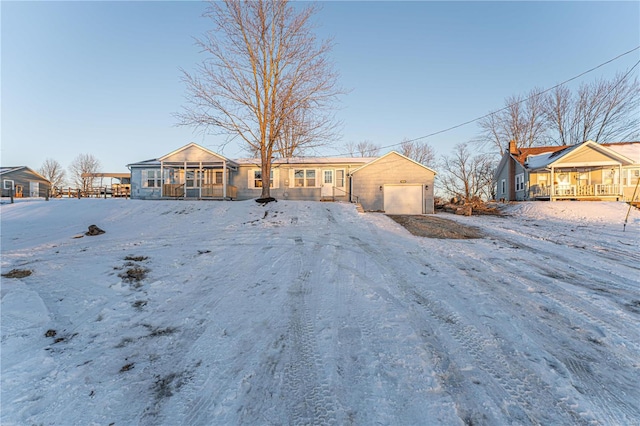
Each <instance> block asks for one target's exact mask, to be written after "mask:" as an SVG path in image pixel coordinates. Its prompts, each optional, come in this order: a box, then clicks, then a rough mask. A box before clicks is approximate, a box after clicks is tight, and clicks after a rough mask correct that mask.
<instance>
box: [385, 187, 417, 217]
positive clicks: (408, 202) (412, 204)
mask: <svg viewBox="0 0 640 426" xmlns="http://www.w3.org/2000/svg"><path fill="white" fill-rule="evenodd" d="M383 198H384V212H385V213H387V214H422V213H423V206H422V205H423V197H422V185H420V184H418V185H383Z"/></svg>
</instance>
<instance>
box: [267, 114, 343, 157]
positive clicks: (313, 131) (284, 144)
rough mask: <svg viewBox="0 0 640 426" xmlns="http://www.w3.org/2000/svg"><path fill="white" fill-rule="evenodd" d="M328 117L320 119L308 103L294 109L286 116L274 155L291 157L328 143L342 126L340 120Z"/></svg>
mask: <svg viewBox="0 0 640 426" xmlns="http://www.w3.org/2000/svg"><path fill="white" fill-rule="evenodd" d="M327 118H328V117H325V118H323V119H321V120H318V116H317V115H315V113H314V110H313V108H311V107H310V106H308V105H307V106H306V107H302V106H301V107H299V108H298V109H296V110H295V111H293V112H292V114H291V115H290V116H288V117H287V118H286V120H285V122H284V124H283V126H282V131H281V133H280V137H279V138H278V139H277V140H276V143H275V146H274V149H273V152H274V156H275V157H279V158H291V157H295V156H299V155H302V154H304V153H306V152H308V151H310V150H313V149H314V148H318V147H321V146H325V145H327V143H328V141H331V140H333V139H335V138H336V137H337V129H338V127H339V126H340V123H339V122H337V121H330V120H328V119H327Z"/></svg>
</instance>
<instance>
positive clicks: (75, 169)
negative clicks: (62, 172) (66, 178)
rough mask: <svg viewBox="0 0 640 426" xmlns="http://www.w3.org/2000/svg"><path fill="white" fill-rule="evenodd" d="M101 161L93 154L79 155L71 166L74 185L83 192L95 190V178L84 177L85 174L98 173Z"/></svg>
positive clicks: (70, 170)
mask: <svg viewBox="0 0 640 426" xmlns="http://www.w3.org/2000/svg"><path fill="white" fill-rule="evenodd" d="M99 168H100V161H99V160H98V159H97V158H95V157H94V156H93V155H91V154H80V155H78V156H77V157H76V158H75V159H74V160H73V161H72V162H71V165H70V166H69V172H70V173H69V174H70V175H71V179H73V182H74V184H75V185H76V187H77V188H78V189H80V190H81V191H82V192H85V193H86V192H88V191H89V190H90V189H91V188H93V183H94V181H95V178H88V177H82V174H83V173H98V169H99Z"/></svg>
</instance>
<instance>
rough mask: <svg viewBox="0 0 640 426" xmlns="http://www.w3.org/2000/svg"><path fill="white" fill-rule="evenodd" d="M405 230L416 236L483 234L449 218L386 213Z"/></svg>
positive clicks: (462, 237) (461, 238) (481, 235)
mask: <svg viewBox="0 0 640 426" xmlns="http://www.w3.org/2000/svg"><path fill="white" fill-rule="evenodd" d="M387 216H389V217H390V218H391V219H393V220H394V221H396V222H398V223H399V224H400V225H402V226H404V227H405V228H406V229H407V231H409V232H411V233H412V234H413V235H416V236H418V237H427V238H442V239H454V240H468V239H472V238H482V237H484V235H483V234H482V232H480V230H479V229H478V228H476V227H473V226H465V225H462V224H461V223H458V222H455V221H453V220H449V219H443V218H440V217H435V216H417V215H415V216H414V215H387Z"/></svg>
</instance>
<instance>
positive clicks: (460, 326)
mask: <svg viewBox="0 0 640 426" xmlns="http://www.w3.org/2000/svg"><path fill="white" fill-rule="evenodd" d="M371 232H372V233H373V234H377V229H376V228H375V227H373V226H372V227H371ZM358 244H359V245H360V247H361V248H362V249H363V250H364V251H366V252H368V253H369V254H370V255H371V256H374V257H375V258H376V259H378V260H379V261H380V264H381V265H384V262H382V260H383V259H384V258H385V257H387V256H386V255H385V254H384V253H383V252H382V251H380V250H378V249H374V248H373V247H371V246H370V245H369V244H368V243H366V242H362V241H359V242H358ZM383 248H384V247H383ZM391 255H393V254H391ZM385 270H386V274H388V275H389V277H390V278H392V279H391V280H389V282H395V283H396V284H397V285H398V287H399V289H400V290H401V291H402V292H403V293H404V294H405V296H406V297H407V298H408V299H409V300H410V299H413V300H414V301H415V302H416V304H417V305H419V306H421V307H422V308H424V310H425V311H426V313H427V314H428V315H429V316H430V317H432V318H433V319H434V320H436V321H438V323H440V324H441V325H443V326H444V327H445V329H447V330H448V332H449V334H450V335H451V336H452V337H453V338H454V340H456V341H457V342H458V343H459V344H460V345H462V346H463V347H464V348H465V349H466V350H467V351H468V352H469V353H470V354H471V355H472V357H473V358H474V359H475V361H476V362H477V365H478V366H479V368H480V369H481V370H483V371H485V372H486V373H488V374H489V375H490V376H491V377H492V378H493V380H494V381H495V383H497V384H498V385H499V387H500V388H501V389H502V390H503V391H504V392H505V393H506V395H508V398H507V400H510V401H515V402H516V404H514V406H511V407H509V409H510V410H511V411H507V414H508V415H509V417H514V416H519V418H520V420H521V421H527V422H529V423H531V424H539V423H540V421H539V420H538V417H539V416H544V415H546V413H542V412H540V410H539V408H540V407H534V406H532V405H531V403H530V402H531V398H532V396H533V395H532V394H531V391H530V390H531V389H534V390H535V391H536V402H537V403H538V405H542V406H544V407H545V408H548V407H555V411H556V412H557V413H558V414H560V415H562V416H564V417H565V419H566V420H567V421H569V419H571V420H570V422H571V423H576V422H577V423H585V424H586V423H588V422H590V421H593V419H585V417H584V416H583V415H581V413H577V412H576V411H575V410H574V409H573V406H575V405H576V404H575V403H574V402H573V401H571V402H566V401H568V400H569V397H568V396H567V397H564V398H563V399H558V398H556V397H555V396H554V392H553V389H552V388H551V387H550V386H549V385H548V384H547V383H544V382H542V381H541V380H540V379H539V378H538V377H537V375H536V374H535V373H534V372H531V371H529V370H528V368H526V367H525V366H524V365H519V364H518V363H516V360H515V359H507V358H506V357H505V355H504V354H503V353H502V351H501V350H500V345H499V344H498V342H496V341H495V339H494V338H488V337H484V336H483V335H482V334H481V333H480V332H479V331H478V329H477V328H476V327H474V326H472V325H465V324H464V321H463V320H462V318H461V317H460V316H459V315H457V314H456V313H455V311H454V310H453V309H451V308H448V307H446V305H445V304H444V303H443V302H436V300H438V299H437V296H436V295H435V294H434V293H432V292H430V291H427V290H426V289H423V288H418V287H416V286H415V285H412V284H410V281H409V280H407V279H405V277H404V276H401V275H400V274H402V272H400V273H396V272H395V271H394V270H391V269H389V268H385ZM487 359H492V360H494V361H495V362H491V363H489V362H487ZM495 365H499V366H500V367H501V369H498V368H496V367H495ZM503 402H504V401H503ZM513 410H515V412H514V411H513ZM518 411H520V414H518ZM585 415H586V414H585Z"/></svg>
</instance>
